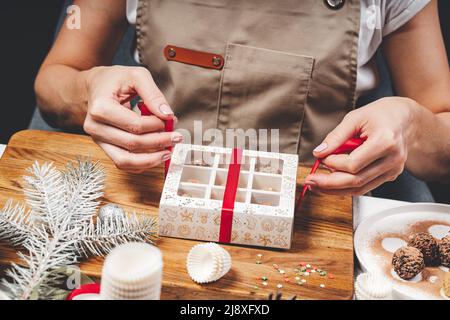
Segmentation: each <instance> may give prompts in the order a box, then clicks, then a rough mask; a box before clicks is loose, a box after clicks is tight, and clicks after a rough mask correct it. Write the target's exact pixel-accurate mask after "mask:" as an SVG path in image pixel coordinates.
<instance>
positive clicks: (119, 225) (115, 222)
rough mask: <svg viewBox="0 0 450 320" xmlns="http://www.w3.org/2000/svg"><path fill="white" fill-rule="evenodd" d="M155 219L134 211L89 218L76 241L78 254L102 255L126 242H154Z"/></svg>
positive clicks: (85, 255) (155, 233)
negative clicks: (101, 217)
mask: <svg viewBox="0 0 450 320" xmlns="http://www.w3.org/2000/svg"><path fill="white" fill-rule="evenodd" d="M156 238H157V221H156V219H155V218H153V217H148V216H144V215H141V216H138V215H136V213H133V214H125V215H116V216H109V217H106V218H103V219H97V223H96V224H94V222H93V221H92V220H91V222H90V224H89V226H88V227H87V228H85V229H84V230H83V233H82V236H81V238H80V241H79V242H78V243H77V249H78V254H79V255H80V256H83V257H89V256H92V255H94V256H104V255H106V254H108V253H109V252H110V251H111V250H112V249H113V248H114V247H116V246H118V245H120V244H124V243H128V242H147V243H154V241H155V239H156Z"/></svg>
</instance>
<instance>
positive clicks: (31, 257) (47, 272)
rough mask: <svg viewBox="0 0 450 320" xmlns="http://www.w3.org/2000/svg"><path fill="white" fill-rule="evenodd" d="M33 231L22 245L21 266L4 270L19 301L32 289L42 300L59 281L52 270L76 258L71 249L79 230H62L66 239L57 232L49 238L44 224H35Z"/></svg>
mask: <svg viewBox="0 0 450 320" xmlns="http://www.w3.org/2000/svg"><path fill="white" fill-rule="evenodd" d="M35 230H36V232H35V233H34V234H33V235H32V236H30V237H29V238H28V240H27V241H26V242H25V244H24V247H25V249H26V250H27V252H28V254H27V255H25V254H23V253H22V252H19V253H18V255H19V258H20V259H21V260H22V261H23V264H24V266H19V265H17V264H13V265H12V268H11V269H9V270H8V271H7V272H6V275H7V276H8V277H9V278H10V279H11V282H7V281H6V280H4V281H3V284H4V286H5V287H7V288H8V290H9V291H10V292H11V293H12V295H13V296H14V297H16V298H17V299H20V300H27V299H29V298H30V297H31V296H32V295H33V294H34V293H35V291H37V295H38V296H39V297H40V298H44V299H45V296H46V295H47V294H51V293H52V290H53V289H55V290H56V286H57V285H59V284H60V283H61V279H62V277H61V275H60V274H58V273H55V272H52V271H53V270H55V269H58V268H59V267H60V266H67V265H71V264H74V263H76V261H77V260H76V255H75V250H74V248H75V244H76V242H77V240H76V238H77V234H78V233H79V230H78V229H72V230H65V231H64V234H65V236H66V237H67V238H66V239H62V238H61V237H58V235H57V236H56V237H54V238H50V237H49V234H48V233H47V230H46V228H45V226H40V227H36V229H35ZM68 239H73V240H68Z"/></svg>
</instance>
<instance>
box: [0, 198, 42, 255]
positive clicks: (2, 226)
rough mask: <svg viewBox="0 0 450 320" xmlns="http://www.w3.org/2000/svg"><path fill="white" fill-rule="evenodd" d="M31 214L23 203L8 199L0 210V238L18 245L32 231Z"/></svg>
mask: <svg viewBox="0 0 450 320" xmlns="http://www.w3.org/2000/svg"><path fill="white" fill-rule="evenodd" d="M33 220H34V219H33V216H32V214H31V212H30V211H29V210H27V209H26V208H25V206H24V205H20V204H16V205H14V204H13V202H12V201H8V202H7V203H6V205H5V206H4V207H3V209H1V210H0V240H8V241H9V243H10V244H11V245H13V246H20V245H22V244H23V243H24V241H25V240H26V239H28V237H29V235H30V234H31V233H33V232H34V227H33V222H34V221H33Z"/></svg>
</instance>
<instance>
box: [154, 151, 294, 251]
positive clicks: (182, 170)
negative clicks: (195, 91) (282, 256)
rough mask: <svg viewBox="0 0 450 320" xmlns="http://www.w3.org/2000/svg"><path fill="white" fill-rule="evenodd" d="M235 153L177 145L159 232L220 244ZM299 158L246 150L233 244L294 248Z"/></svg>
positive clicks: (235, 216)
mask: <svg viewBox="0 0 450 320" xmlns="http://www.w3.org/2000/svg"><path fill="white" fill-rule="evenodd" d="M231 155H232V149H230V148H219V147H209V146H200V145H188V144H178V145H177V146H176V147H175V148H174V150H173V155H172V158H171V164H170V168H169V171H168V173H167V176H166V181H165V184H164V189H163V192H162V196H161V203H160V207H159V233H160V235H161V236H169V237H176V238H185V239H196V240H203V241H213V242H217V241H219V233H220V224H221V214H222V204H223V196H224V193H225V186H226V183H227V176H228V168H229V163H230V158H231ZM297 166H298V156H297V155H293V154H281V153H271V152H261V151H252V150H243V152H242V161H241V166H240V173H239V182H238V188H237V191H236V199H235V202H234V210H233V220H232V221H233V223H232V231H231V240H230V243H235V244H243V245H252V246H263V247H273V248H283V249H289V248H290V246H291V239H292V233H293V226H294V212H295V191H296V180H297Z"/></svg>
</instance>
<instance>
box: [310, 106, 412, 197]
mask: <svg viewBox="0 0 450 320" xmlns="http://www.w3.org/2000/svg"><path fill="white" fill-rule="evenodd" d="M413 105H414V101H412V100H410V99H407V98H399V97H389V98H383V99H380V100H378V101H376V102H373V103H371V104H369V105H367V106H365V107H362V108H359V109H356V110H354V111H352V112H350V113H348V114H347V115H346V116H345V118H344V119H343V120H342V122H341V123H340V124H339V125H338V126H337V127H336V128H335V129H334V130H333V131H332V132H330V133H329V134H328V135H327V137H326V138H325V140H324V141H323V143H322V144H320V145H319V146H318V147H317V148H316V149H315V150H314V156H316V157H317V158H321V159H323V161H322V163H323V164H324V165H325V166H326V167H328V168H329V169H330V171H331V173H330V174H323V173H316V174H312V175H309V176H308V177H307V178H306V180H305V184H306V185H308V186H310V189H311V190H312V191H317V192H323V193H327V194H334V195H363V194H365V193H367V192H369V191H371V190H373V189H375V188H376V187H378V186H380V185H381V184H383V183H384V182H387V181H393V180H395V179H396V178H397V177H398V176H399V175H400V174H401V173H402V172H403V169H404V167H405V163H406V159H407V156H408V143H409V140H410V138H409V137H410V136H411V132H412V130H413V124H412V123H411V113H412V111H411V110H412V108H413ZM355 136H359V137H361V138H363V139H366V141H365V142H364V143H363V144H362V145H361V146H360V147H359V148H357V149H355V150H354V151H353V152H351V153H350V154H340V155H332V154H331V153H332V152H333V151H334V150H336V149H337V148H338V147H339V146H341V145H342V144H343V143H344V142H346V141H347V140H348V139H350V138H352V137H355Z"/></svg>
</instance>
